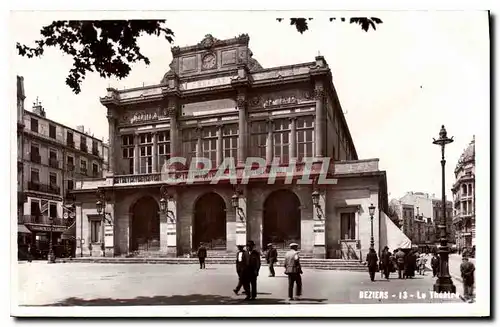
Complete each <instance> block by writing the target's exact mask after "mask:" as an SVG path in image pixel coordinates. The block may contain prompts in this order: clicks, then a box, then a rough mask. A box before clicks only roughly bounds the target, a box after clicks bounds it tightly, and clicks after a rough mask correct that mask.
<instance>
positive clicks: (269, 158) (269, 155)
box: [266, 119, 274, 165]
mask: <svg viewBox="0 0 500 327" xmlns="http://www.w3.org/2000/svg"><path fill="white" fill-rule="evenodd" d="M273 146H274V145H273V121H272V120H271V119H269V120H268V121H267V139H266V163H267V164H268V165H270V164H271V163H272V162H273Z"/></svg>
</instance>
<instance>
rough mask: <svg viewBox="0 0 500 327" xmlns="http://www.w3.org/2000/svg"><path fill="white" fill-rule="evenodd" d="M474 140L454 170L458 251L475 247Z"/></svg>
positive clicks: (454, 215) (454, 216)
mask: <svg viewBox="0 0 500 327" xmlns="http://www.w3.org/2000/svg"><path fill="white" fill-rule="evenodd" d="M475 143H476V142H475V138H474V137H473V138H472V141H471V142H470V144H469V145H468V146H467V148H466V149H465V150H464V152H463V153H462V155H461V156H460V159H459V160H458V162H457V166H456V168H455V180H456V181H455V183H454V184H453V188H452V192H453V225H454V227H455V230H456V243H457V246H458V248H459V249H460V250H462V249H464V248H472V247H473V246H475V245H476V183H475V182H476V149H475Z"/></svg>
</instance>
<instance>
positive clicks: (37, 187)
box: [28, 182, 61, 195]
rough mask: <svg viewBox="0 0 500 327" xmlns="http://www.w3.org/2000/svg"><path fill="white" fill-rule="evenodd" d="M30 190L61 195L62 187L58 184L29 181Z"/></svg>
mask: <svg viewBox="0 0 500 327" xmlns="http://www.w3.org/2000/svg"><path fill="white" fill-rule="evenodd" d="M28 190H30V191H37V192H43V193H50V194H56V195H59V194H60V193H61V188H60V187H59V186H57V185H47V184H42V183H39V182H28Z"/></svg>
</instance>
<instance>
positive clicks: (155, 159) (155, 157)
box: [152, 132, 158, 174]
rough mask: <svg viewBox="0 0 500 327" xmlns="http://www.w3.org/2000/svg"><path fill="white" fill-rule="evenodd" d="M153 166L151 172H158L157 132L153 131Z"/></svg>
mask: <svg viewBox="0 0 500 327" xmlns="http://www.w3.org/2000/svg"><path fill="white" fill-rule="evenodd" d="M152 137H153V151H152V155H153V167H152V172H153V174H154V173H157V172H158V133H157V132H153V135H152Z"/></svg>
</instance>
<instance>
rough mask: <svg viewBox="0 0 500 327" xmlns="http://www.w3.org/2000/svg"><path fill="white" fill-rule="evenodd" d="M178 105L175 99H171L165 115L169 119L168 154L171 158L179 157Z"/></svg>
mask: <svg viewBox="0 0 500 327" xmlns="http://www.w3.org/2000/svg"><path fill="white" fill-rule="evenodd" d="M178 110H179V109H178V105H177V100H176V99H171V100H170V101H169V103H168V109H167V113H168V116H169V117H170V152H171V157H177V156H180V145H179V126H178V123H177V114H178Z"/></svg>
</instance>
